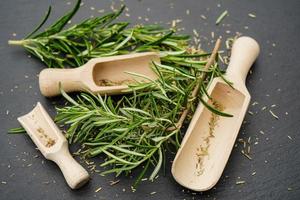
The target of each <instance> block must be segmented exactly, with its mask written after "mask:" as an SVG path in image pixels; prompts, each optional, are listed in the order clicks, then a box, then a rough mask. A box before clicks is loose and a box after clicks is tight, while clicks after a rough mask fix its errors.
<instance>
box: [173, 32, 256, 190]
mask: <svg viewBox="0 0 300 200" xmlns="http://www.w3.org/2000/svg"><path fill="white" fill-rule="evenodd" d="M258 54H259V45H258V44H257V42H256V41H255V40H254V39H252V38H250V37H240V38H239V39H237V40H236V41H235V42H234V44H233V47H232V53H231V59H230V63H229V66H228V68H227V72H226V75H225V77H226V79H228V80H229V81H231V82H233V87H234V89H233V88H231V87H230V86H228V85H227V84H226V83H225V82H224V81H223V80H222V79H221V78H219V77H218V78H215V79H214V80H213V81H212V83H211V85H210V86H209V88H208V94H209V95H210V96H211V97H212V99H213V101H214V102H215V103H214V104H215V105H217V107H219V109H220V108H221V109H223V112H226V113H230V114H232V115H233V117H222V116H218V115H216V114H213V113H211V112H210V111H209V110H208V109H207V108H206V107H205V106H204V105H203V104H199V105H198V107H197V110H196V112H195V114H194V116H193V119H192V120H191V123H190V125H189V127H188V129H187V132H186V134H185V137H184V138H183V140H182V143H181V147H180V149H179V150H178V152H177V154H176V157H175V159H174V162H173V165H172V174H173V176H174V178H175V180H176V181H177V182H178V183H179V184H181V185H182V186H184V187H186V188H189V189H191V190H195V191H206V190H209V189H211V188H212V187H213V186H214V185H215V184H216V183H217V181H218V180H219V178H220V177H221V175H222V172H223V170H224V168H225V165H226V163H227V161H228V158H229V155H230V153H231V150H232V148H233V145H234V142H235V140H236V137H237V135H238V132H239V129H240V127H241V124H242V122H243V119H244V116H245V114H246V111H247V108H248V105H249V102H250V94H249V92H248V90H247V88H246V86H245V79H246V76H247V73H248V71H249V69H250V67H251V65H252V64H253V62H254V61H255V59H256V58H257V56H258ZM205 101H206V102H207V103H209V104H210V105H212V100H208V98H206V99H205Z"/></svg>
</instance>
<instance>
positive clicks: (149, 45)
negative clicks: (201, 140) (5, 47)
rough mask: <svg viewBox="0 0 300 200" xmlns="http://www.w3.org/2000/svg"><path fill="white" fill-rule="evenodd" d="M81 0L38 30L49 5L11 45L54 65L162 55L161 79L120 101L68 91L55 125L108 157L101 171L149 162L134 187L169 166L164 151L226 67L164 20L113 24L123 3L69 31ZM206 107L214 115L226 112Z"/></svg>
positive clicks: (89, 152) (90, 152) (176, 141)
mask: <svg viewBox="0 0 300 200" xmlns="http://www.w3.org/2000/svg"><path fill="white" fill-rule="evenodd" d="M80 3H81V1H80V0H78V1H77V3H76V5H75V7H74V9H73V10H72V11H71V12H69V13H67V14H66V15H65V16H63V17H62V18H60V19H58V20H57V21H56V22H55V23H54V24H53V25H51V26H50V27H48V28H47V29H46V30H45V31H44V32H41V33H37V31H38V30H39V29H40V28H41V26H42V25H43V24H44V23H45V22H46V20H47V18H48V17H49V15H50V12H51V7H50V8H49V10H48V12H47V14H46V16H45V18H44V19H43V21H42V23H41V24H40V25H39V26H38V27H37V28H36V29H35V30H34V31H33V32H32V33H31V34H29V35H28V36H27V37H26V38H25V39H23V40H18V41H9V43H10V44H15V45H21V46H23V47H24V48H25V49H26V50H27V51H29V52H30V53H31V54H33V55H34V56H36V57H37V58H38V59H40V60H41V61H43V62H44V63H45V64H46V65H47V66H48V67H59V68H63V67H78V66H81V65H82V64H84V63H86V62H87V61H88V60H89V59H91V58H95V57H104V56H112V55H119V54H127V53H131V52H144V51H155V52H159V53H160V56H161V64H159V63H152V65H153V70H154V71H155V72H156V73H157V75H158V77H159V78H158V80H156V81H150V82H147V83H145V82H139V83H134V84H132V85H130V86H129V90H130V91H132V93H130V94H128V95H124V96H122V97H119V98H118V97H107V96H104V97H101V96H99V95H94V94H91V93H89V92H86V93H81V94H79V95H78V96H77V97H76V98H72V97H70V96H69V95H68V94H66V93H65V92H64V91H63V89H62V90H61V92H62V95H63V96H64V97H65V99H66V100H67V101H68V102H69V104H67V105H66V106H63V107H60V108H56V109H57V116H56V122H57V123H60V124H62V125H63V126H64V128H65V129H66V137H67V138H68V140H69V142H70V143H80V144H82V145H83V146H84V150H83V151H82V152H83V154H84V155H86V156H89V157H94V156H98V155H100V154H102V155H105V156H106V160H105V162H103V163H101V164H100V166H102V167H104V168H103V171H102V174H108V173H115V174H116V175H117V176H118V175H120V174H122V173H125V174H128V173H130V172H131V171H132V170H133V169H135V168H136V167H138V166H141V165H143V166H144V168H143V170H142V171H141V173H140V175H139V176H138V177H137V179H136V182H135V185H137V184H138V182H139V181H140V180H141V179H142V178H143V177H144V175H145V173H146V171H147V170H148V169H149V168H152V169H153V171H152V174H151V175H150V178H149V179H150V180H153V179H154V178H155V177H156V175H157V173H158V172H159V170H160V168H161V167H162V166H164V163H165V153H166V150H171V149H174V147H175V149H176V148H178V147H179V145H180V142H181V134H180V128H181V126H182V122H183V121H184V119H185V116H184V117H183V115H184V113H185V115H187V117H188V118H190V116H191V115H192V114H193V112H194V111H195V107H196V105H197V103H198V102H199V101H201V102H204V101H203V100H202V98H203V97H204V96H205V95H206V96H207V95H208V94H207V92H206V88H207V86H208V85H209V84H210V82H211V81H212V79H213V78H215V77H218V76H221V77H222V74H223V72H222V71H221V70H220V68H219V66H218V63H214V62H212V63H209V64H207V62H208V58H209V56H210V53H204V52H203V51H201V50H197V49H193V48H190V47H189V45H188V41H189V36H187V35H181V34H177V33H176V30H170V29H165V28H162V27H160V26H158V25H137V26H133V27H129V23H128V22H115V21H114V20H115V19H116V18H117V17H118V16H119V15H120V14H121V13H122V11H123V9H124V7H122V8H121V9H120V10H118V11H116V12H112V13H109V14H106V15H104V16H102V17H93V18H88V19H86V20H84V21H82V22H81V23H79V24H76V25H73V26H71V27H68V28H65V29H64V27H65V26H66V24H67V23H68V21H69V20H71V18H72V17H73V15H74V14H75V13H76V12H77V10H78V9H79V7H80ZM205 65H209V66H208V68H206V67H205ZM135 76H141V75H138V74H135ZM144 78H145V79H147V77H144ZM195 88H196V90H195ZM195 91H196V92H195ZM209 98H210V97H209ZM205 106H206V107H207V108H208V109H209V110H211V111H212V112H214V113H215V114H218V115H223V116H228V115H227V114H226V113H223V112H221V111H219V110H217V109H215V108H214V107H213V106H210V105H208V104H205Z"/></svg>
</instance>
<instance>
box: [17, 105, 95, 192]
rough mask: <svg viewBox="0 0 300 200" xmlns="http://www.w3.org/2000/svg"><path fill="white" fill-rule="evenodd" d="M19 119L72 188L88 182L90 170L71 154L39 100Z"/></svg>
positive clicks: (64, 139) (65, 141)
mask: <svg viewBox="0 0 300 200" xmlns="http://www.w3.org/2000/svg"><path fill="white" fill-rule="evenodd" d="M18 121H19V122H20V123H21V125H22V126H23V127H24V129H25V130H26V131H27V133H28V135H29V136H30V137H31V139H32V140H33V142H34V143H35V144H36V146H37V147H38V149H39V150H40V151H41V153H42V154H43V155H44V156H45V158H46V159H48V160H52V161H54V162H55V163H56V164H57V165H58V166H59V168H60V170H61V171H62V173H63V175H64V177H65V179H66V181H67V183H68V185H69V186H70V187H71V188H72V189H77V188H79V187H81V186H82V185H84V184H85V183H86V182H88V180H89V174H88V172H87V171H86V170H85V169H84V168H83V167H82V166H81V165H79V164H78V162H77V161H76V160H75V159H74V158H73V157H72V156H71V154H70V152H69V149H68V143H67V140H66V138H65V137H64V136H63V134H62V133H61V131H60V130H59V129H58V127H57V126H56V125H55V123H54V122H53V121H52V119H51V118H50V116H49V115H48V113H47V112H46V111H45V109H44V108H43V106H42V105H41V104H40V103H39V102H38V103H37V105H36V107H35V108H34V109H33V110H32V111H31V112H30V113H28V114H26V115H24V116H22V117H19V118H18Z"/></svg>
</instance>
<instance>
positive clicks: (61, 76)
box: [39, 68, 84, 97]
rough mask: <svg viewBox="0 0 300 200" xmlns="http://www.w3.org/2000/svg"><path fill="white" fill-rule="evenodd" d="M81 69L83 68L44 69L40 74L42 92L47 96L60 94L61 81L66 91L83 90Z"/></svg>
mask: <svg viewBox="0 0 300 200" xmlns="http://www.w3.org/2000/svg"><path fill="white" fill-rule="evenodd" d="M81 71H82V70H81V68H76V69H44V70H42V71H41V73H40V75H39V85H40V91H41V93H42V94H43V95H44V96H46V97H52V96H56V95H59V94H60V90H59V83H61V85H62V87H63V89H64V91H66V92H75V91H82V90H83V88H84V86H83V84H82V81H81V79H80V78H82V77H80V76H81Z"/></svg>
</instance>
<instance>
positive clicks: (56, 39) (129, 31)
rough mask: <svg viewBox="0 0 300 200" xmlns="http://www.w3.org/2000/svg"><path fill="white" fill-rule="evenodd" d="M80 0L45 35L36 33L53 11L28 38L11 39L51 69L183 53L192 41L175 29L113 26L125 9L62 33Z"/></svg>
mask: <svg viewBox="0 0 300 200" xmlns="http://www.w3.org/2000/svg"><path fill="white" fill-rule="evenodd" d="M80 2H81V1H80V0H78V1H77V4H76V5H75V7H74V8H73V10H72V11H70V12H69V13H67V14H66V15H65V16H63V17H61V18H60V19H58V20H57V21H56V22H55V23H54V24H53V25H51V26H50V27H48V28H47V29H46V30H45V31H44V32H41V33H39V34H36V32H37V31H38V30H39V29H40V28H41V27H42V25H43V24H44V23H45V22H46V21H47V19H48V17H49V16H50V13H51V7H50V8H49V10H48V12H47V14H46V16H45V18H44V19H43V20H42V23H41V24H40V25H39V26H38V27H37V28H36V29H35V30H34V31H33V32H32V33H31V34H29V35H28V36H27V37H26V38H25V39H23V40H9V41H8V43H9V44H11V45H21V46H23V47H24V48H25V49H26V50H27V51H29V52H30V53H31V54H33V55H34V56H36V57H37V58H39V59H40V60H41V61H43V62H44V63H45V64H46V65H47V66H48V67H56V68H63V67H66V66H68V67H78V66H81V65H83V64H84V63H85V62H87V61H88V60H89V59H91V58H95V57H102V56H111V55H117V54H127V53H129V52H130V51H136V52H140V51H150V50H151V51H155V50H159V51H174V50H176V51H182V50H184V48H183V47H184V46H185V45H186V44H187V40H188V39H189V37H188V36H186V35H178V34H177V35H173V33H174V32H173V31H172V30H168V29H164V28H162V27H160V26H157V25H148V26H142V25H139V26H134V27H132V28H128V25H129V23H128V22H115V23H112V22H113V20H115V19H116V18H117V17H118V16H119V15H120V14H121V13H122V11H123V10H124V8H125V7H124V6H123V7H122V8H121V9H120V10H118V11H116V12H113V13H108V14H106V15H104V16H102V17H93V18H89V19H86V20H84V21H82V22H81V23H79V24H76V25H73V26H71V27H69V28H66V29H64V30H62V29H63V28H64V27H65V26H66V24H67V22H68V21H69V20H71V19H72V17H73V16H74V14H75V13H76V12H77V10H78V9H79V5H80Z"/></svg>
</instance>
